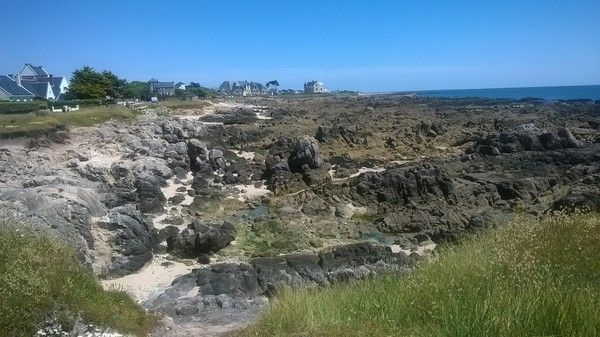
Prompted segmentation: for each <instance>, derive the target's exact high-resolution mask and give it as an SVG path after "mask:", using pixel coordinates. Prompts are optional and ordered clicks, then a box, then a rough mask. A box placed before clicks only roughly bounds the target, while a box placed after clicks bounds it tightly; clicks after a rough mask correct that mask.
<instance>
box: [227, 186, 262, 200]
mask: <svg viewBox="0 0 600 337" xmlns="http://www.w3.org/2000/svg"><path fill="white" fill-rule="evenodd" d="M234 187H235V188H237V189H238V190H239V191H240V192H239V193H238V195H237V198H236V199H238V200H239V201H248V200H253V199H258V198H260V197H262V196H263V195H266V194H269V193H271V191H269V190H268V189H267V186H266V185H265V184H264V183H263V184H262V185H261V186H260V187H256V186H254V185H252V184H248V185H235V186H234Z"/></svg>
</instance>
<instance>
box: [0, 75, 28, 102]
mask: <svg viewBox="0 0 600 337" xmlns="http://www.w3.org/2000/svg"><path fill="white" fill-rule="evenodd" d="M0 88H2V90H4V91H6V92H7V93H8V94H9V95H12V96H30V97H31V96H33V94H32V93H31V92H29V91H28V90H27V89H25V88H23V87H22V86H20V85H18V84H17V82H15V81H13V80H12V79H11V78H10V77H8V76H6V75H0Z"/></svg>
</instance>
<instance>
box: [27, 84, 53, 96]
mask: <svg viewBox="0 0 600 337" xmlns="http://www.w3.org/2000/svg"><path fill="white" fill-rule="evenodd" d="M21 85H22V86H23V87H24V88H25V89H27V91H29V92H31V93H32V94H33V95H34V96H35V97H41V98H46V95H47V94H48V86H49V85H50V84H49V83H48V82H30V81H23V82H21Z"/></svg>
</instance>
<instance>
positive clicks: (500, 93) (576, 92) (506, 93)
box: [399, 85, 600, 101]
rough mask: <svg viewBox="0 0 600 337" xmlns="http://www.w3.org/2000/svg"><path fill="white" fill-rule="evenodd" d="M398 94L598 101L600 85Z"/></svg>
mask: <svg viewBox="0 0 600 337" xmlns="http://www.w3.org/2000/svg"><path fill="white" fill-rule="evenodd" d="M399 94H416V95H417V96H426V97H449V98H466V97H479V98H506V99H523V98H537V99H543V100H545V101H557V100H579V99H591V100H600V85H578V86H563V87H524V88H490V89H453V90H423V91H403V92H400V93H399Z"/></svg>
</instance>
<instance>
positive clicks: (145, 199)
mask: <svg viewBox="0 0 600 337" xmlns="http://www.w3.org/2000/svg"><path fill="white" fill-rule="evenodd" d="M165 185H166V181H165V180H164V179H162V178H160V177H156V176H152V175H150V174H148V173H141V174H139V175H138V176H137V179H136V180H135V188H136V191H137V194H138V198H139V203H140V204H139V206H140V211H142V212H143V213H157V212H162V211H163V210H164V203H165V202H166V198H165V195H164V194H163V193H162V191H161V189H160V188H161V186H165Z"/></svg>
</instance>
